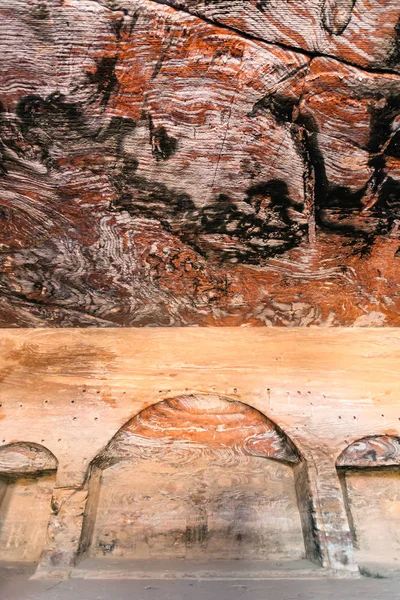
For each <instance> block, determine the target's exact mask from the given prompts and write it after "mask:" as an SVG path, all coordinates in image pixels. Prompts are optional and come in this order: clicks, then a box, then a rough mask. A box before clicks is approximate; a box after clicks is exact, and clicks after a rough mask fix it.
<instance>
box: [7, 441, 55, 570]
mask: <svg viewBox="0 0 400 600" xmlns="http://www.w3.org/2000/svg"><path fill="white" fill-rule="evenodd" d="M57 467H58V461H57V459H56V457H55V456H54V454H53V453H52V452H51V451H50V450H48V449H47V448H45V447H44V446H42V445H40V444H36V443H33V442H14V443H11V444H6V445H4V446H0V560H2V561H10V562H21V561H22V562H38V561H39V559H40V555H41V553H42V549H43V546H44V542H45V538H46V531H47V525H48V521H49V518H50V510H51V507H50V505H51V497H52V494H53V489H54V485H55V478H56V471H57Z"/></svg>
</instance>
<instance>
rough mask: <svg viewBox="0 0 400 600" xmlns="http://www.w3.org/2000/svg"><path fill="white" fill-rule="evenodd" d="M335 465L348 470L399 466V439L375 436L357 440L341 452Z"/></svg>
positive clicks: (388, 436) (389, 436)
mask: <svg viewBox="0 0 400 600" xmlns="http://www.w3.org/2000/svg"><path fill="white" fill-rule="evenodd" d="M336 464H337V466H338V467H343V468H350V469H351V468H352V467H353V468H362V467H378V468H379V467H385V466H394V465H400V438H398V437H393V436H391V435H377V436H371V437H366V438H363V439H361V440H357V441H356V442H353V443H352V444H350V446H348V447H347V448H346V449H345V450H344V451H343V452H342V454H341V455H340V456H339V458H338V459H337V463H336Z"/></svg>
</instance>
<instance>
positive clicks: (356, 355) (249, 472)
mask: <svg viewBox="0 0 400 600" xmlns="http://www.w3.org/2000/svg"><path fill="white" fill-rule="evenodd" d="M0 337H1V340H0V341H1V353H0V375H1V378H2V386H1V390H0V440H1V448H0V457H1V462H0V466H1V470H0V479H1V485H0V495H2V502H1V510H2V511H3V513H0V516H1V514H2V515H3V516H1V518H2V519H3V520H5V521H6V522H7V520H8V523H9V524H11V525H12V528H13V531H11V527H9V528H8V531H9V532H10V535H9V539H17V538H18V535H17V536H16V535H15V532H17V533H18V527H20V532H21V533H20V538H19V539H20V542H21V543H20V545H19V547H20V549H23V547H24V544H23V542H24V540H25V539H26V536H27V532H28V531H29V527H28V524H27V520H26V518H25V516H26V510H25V509H24V507H27V506H29V510H33V508H32V507H33V506H34V505H35V506H39V505H40V509H39V510H40V511H41V517H43V519H42V520H41V528H40V536H39V532H38V538H37V539H39V537H40V540H41V544H42V548H43V552H42V554H41V557H40V558H41V560H40V565H39V569H38V571H37V577H53V578H59V577H65V576H68V575H69V574H71V572H74V570H75V569H76V565H77V563H78V562H79V561H80V560H82V559H83V558H86V557H89V558H90V557H92V559H96V560H100V559H102V558H103V557H106V558H110V557H111V559H113V557H114V560H117V559H123V558H124V557H125V558H131V559H135V558H136V559H137V558H145V557H152V558H154V557H155V556H159V555H162V556H163V557H164V558H165V559H168V558H172V557H175V558H177V556H180V557H186V558H192V559H193V558H196V557H197V558H199V557H202V555H203V554H204V553H206V552H207V548H208V549H209V550H210V553H212V554H213V556H215V555H218V554H220V551H219V548H223V549H224V552H225V553H226V554H225V559H227V560H228V559H233V558H243V559H245V558H246V557H247V558H248V559H250V558H251V559H252V560H254V558H255V557H259V558H265V559H266V558H268V559H269V560H272V561H273V560H276V561H277V560H278V557H279V558H280V557H283V558H284V560H285V561H286V560H289V559H298V558H300V557H302V558H304V557H305V558H306V559H308V560H310V561H313V562H314V563H316V565H318V567H317V571H318V573H316V576H318V575H319V576H327V575H338V574H339V575H341V576H350V577H353V576H356V575H357V574H358V571H357V562H356V561H358V566H360V567H361V568H362V570H363V571H362V572H363V573H366V574H370V575H371V574H372V575H373V574H374V573H375V574H376V573H378V574H380V573H388V572H396V571H397V573H398V567H397V564H398V563H397V561H396V558H397V557H398V535H397V533H396V531H395V529H396V528H395V527H394V528H391V527H390V526H389V524H390V523H393V522H397V519H398V517H397V513H398V489H399V471H398V465H399V443H400V429H399V422H400V421H399V419H400V415H399V404H398V398H399V394H400V387H399V386H400V380H399V377H398V361H399V353H400V333H399V331H398V329H390V328H387V329H384V330H382V329H364V330H357V331H356V330H354V329H342V328H340V329H337V328H336V329H333V328H331V329H317V328H312V329H295V330H294V329H265V328H263V329H260V328H245V329H239V328H229V329H225V328H185V329H182V328H173V329H165V328H157V329H140V328H137V329H106V330H104V329H103V330H102V329H69V330H43V329H41V330H38V329H36V330H31V329H30V330H18V331H17V330H13V329H11V330H3V332H2V334H1V336H0ZM263 461H265V462H264V463H263ZM263 464H264V466H263ZM35 465H36V471H35V469H34V467H35ZM55 468H57V472H56V474H55V473H54V471H55ZM49 472H51V473H52V477H53V479H52V483H51V485H52V486H53V491H52V497H51V499H50V493H49V494H48V495H47V496H46V498H47V499H46V498H44V497H43V498H42V496H41V493H40V490H39V488H38V487H37V486H36V487H35V485H36V484H35V481H37V480H38V478H40V477H41V476H42V474H44V473H49ZM54 475H55V478H54ZM24 477H25V478H26V477H28V478H29V480H30V482H31V485H30V487H29V490H28V489H26V490H25V488H23V485H24V482H23V479H24ZM21 481H22V487H20V491H22V492H23V494H22V496H23V497H22V496H21V494H17V495H16V496H15V497H14V498H13V497H12V492H13V485H15V483H17V484H18V482H19V484H18V485H21ZM368 482H370V484H368ZM380 482H381V483H380ZM382 482H383V483H384V485H383V487H382ZM46 489H47V488H46ZM384 490H386V491H384ZM49 492H51V489H50V488H49ZM5 498H6V501H7V502H6V504H4V502H5V500H4V499H5ZM7 498H8V500H7ZM46 502H47V504H48V507H47V511H48V512H47V522H48V524H47V533H46V527H45V525H46V519H45V517H46V506H45V505H46ZM35 503H36V504H35ZM183 506H184V507H185V508H184V509H183ZM363 514H368V519H367V520H366V519H364V518H363ZM4 515H5V519H4ZM260 519H261V521H260ZM29 522H30V523H31V524H32V523H35V520H34V519H30V520H29ZM260 523H262V526H261V525H260ZM379 523H385V524H386V526H385V527H379V526H378V524H379ZM392 529H393V531H392ZM283 531H284V532H286V534H285V535H284V536H283V533H282V532H283ZM378 533H379V535H378ZM13 536H14V537H13ZM44 538H45V541H44V542H43V539H44ZM38 544H39V542H38ZM38 544H36V546H34V548H32V553H31V554H29V555H28V554H26V555H25V556H24V560H33V559H32V556H34V557H35V559H37V557H38V553H39V552H38V551H39V550H40V548H39V547H38ZM175 544H176V545H175ZM220 544H221V546H220V547H219V545H220ZM383 548H387V551H385V552H383V550H382V549H383ZM33 550H34V552H33ZM354 550H356V553H355V554H354ZM229 553H231V554H229ZM99 556H100V558H99ZM4 557H6V556H5V554H3V558H4ZM13 557H14V558H15V559H17V558H18V544H16V545H15V552H14V554H13ZM0 559H1V554H0ZM379 561H380V564H379V565H378V567H376V566H371V563H373V562H379ZM78 567H79V569H80V573H81V575H82V573H85V572H86V571H85V569H86V570H88V567H85V566H84V565H83V563H82V564H81V565H78ZM321 567H323V568H324V569H325V570H323V569H321ZM135 568H137V567H135ZM265 568H266V567H265ZM288 568H289V569H290V568H291V567H288ZM313 568H314V569H315V568H316V567H315V565H314V567H313ZM118 569H119V571H118ZM123 569H124V567H123V566H121V567H118V565H117V574H116V575H115V574H114V576H115V577H117V576H118V572H119V573H121V572H122V573H123ZM301 569H303V573H304V567H301V568H300V571H301ZM94 570H95V569H94ZM100 570H101V569H100ZM106 570H107V568H105V570H104V572H106ZM89 571H90V569H89ZM104 572H103V575H104ZM285 573H286V571H285V570H284V575H285ZM296 573H297V571H296ZM321 573H322V575H321ZM311 575H312V576H314V575H313V573H311ZM85 576H86V575H85ZM87 576H96V575H95V573H91V574H90V573H89V574H87ZM280 576H282V573H280ZM300 576H301V572H300Z"/></svg>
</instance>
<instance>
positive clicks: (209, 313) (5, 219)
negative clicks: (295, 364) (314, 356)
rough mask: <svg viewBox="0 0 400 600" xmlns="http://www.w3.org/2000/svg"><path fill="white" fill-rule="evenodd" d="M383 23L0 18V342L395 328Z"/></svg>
mask: <svg viewBox="0 0 400 600" xmlns="http://www.w3.org/2000/svg"><path fill="white" fill-rule="evenodd" d="M167 4H171V5H173V6H168V5H167ZM396 4H397V3H396V2H394V1H393V2H392V1H390V2H377V1H376V2H372V3H371V5H368V6H366V4H365V3H363V2H353V1H349V2H347V1H343V2H339V0H337V1H336V2H334V1H333V0H325V2H322V1H321V2H319V1H318V2H317V1H315V2H305V3H304V7H302V8H301V9H300V8H299V6H298V5H294V4H292V3H285V4H284V7H282V4H281V3H279V6H278V3H272V2H271V3H267V2H253V1H251V2H229V3H228V2H223V1H220V2H218V1H216V2H196V1H189V0H188V1H187V2H181V1H180V2H173V1H171V2H170V3H166V2H161V3H158V2H154V1H151V0H129V1H128V0H123V1H121V2H106V1H105V0H104V1H94V0H81V1H79V2H78V1H77V0H68V1H64V2H62V1H61V0H54V1H48V2H42V1H36V0H32V2H29V3H26V2H24V1H22V0H13V1H12V2H11V3H10V2H8V3H6V2H0V17H1V19H0V34H1V35H0V45H1V52H2V66H1V78H0V101H1V105H0V109H1V113H0V170H1V177H0V185H1V191H0V218H1V222H2V225H1V231H0V243H1V255H0V256H1V258H0V262H1V278H0V286H1V300H0V324H1V325H2V326H3V327H4V326H8V327H18V326H30V327H32V326H33V327H34V326H65V327H68V326H105V327H106V326H113V325H122V326H146V325H147V326H159V325H161V326H184V325H242V324H250V325H283V326H285V325H286V326H293V325H302V326H308V325H324V326H327V325H328V326H331V325H361V326H362V325H379V326H380V325H398V324H399V323H400V319H399V311H400V295H399V294H400V275H399V265H400V251H399V249H400V241H399V222H400V154H399V144H400V141H399V135H400V134H399V125H400V117H399V111H400V100H399V92H400V76H399V75H398V74H397V73H398V70H399V65H398V41H396V40H397V38H396V35H398V26H397V19H398V12H399V11H398V7H397V6H396ZM190 13H193V14H190Z"/></svg>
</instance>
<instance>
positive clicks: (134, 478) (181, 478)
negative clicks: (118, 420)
mask: <svg viewBox="0 0 400 600" xmlns="http://www.w3.org/2000/svg"><path fill="white" fill-rule="evenodd" d="M301 464H302V461H301V457H300V454H299V452H298V451H297V449H296V448H295V446H294V444H293V443H292V442H291V441H290V440H289V439H288V437H287V436H286V435H285V434H284V433H283V432H282V431H281V430H280V429H279V428H278V427H277V426H276V425H274V423H272V422H271V421H270V420H269V419H267V418H266V417H265V416H264V415H262V414H261V413H260V412H258V411H257V410H255V409H253V408H251V407H250V406H248V405H246V404H243V403H241V402H237V401H233V400H230V399H227V398H222V397H220V396H216V395H186V396H180V397H178V398H172V399H168V400H164V401H162V402H159V403H157V404H154V405H152V406H150V407H148V408H146V409H145V410H143V411H142V412H141V413H139V414H138V415H137V416H136V417H134V418H133V419H132V420H130V421H129V422H128V423H126V425H124V426H123V427H122V428H121V429H120V430H119V431H118V433H117V434H116V435H115V436H114V437H113V439H112V440H111V441H110V443H109V444H108V446H107V447H106V448H105V450H104V451H103V452H102V453H101V454H100V455H99V456H98V457H97V458H96V459H95V461H94V462H93V464H92V468H91V475H90V482H89V486H88V489H89V501H88V505H87V510H86V515H85V524H84V528H83V535H82V540H81V549H80V553H81V555H86V556H92V557H99V556H106V555H108V556H110V557H124V558H133V559H140V558H186V559H192V558H193V559H196V558H201V557H204V558H221V559H233V558H235V559H237V558H245V559H270V558H283V559H298V558H301V557H303V556H304V555H305V548H304V541H303V535H302V525H301V519H300V514H299V510H298V506H297V497H296V481H295V480H296V476H295V469H296V468H297V467H298V466H300V465H301ZM303 483H304V481H303Z"/></svg>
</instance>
